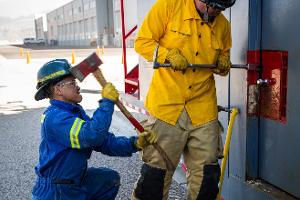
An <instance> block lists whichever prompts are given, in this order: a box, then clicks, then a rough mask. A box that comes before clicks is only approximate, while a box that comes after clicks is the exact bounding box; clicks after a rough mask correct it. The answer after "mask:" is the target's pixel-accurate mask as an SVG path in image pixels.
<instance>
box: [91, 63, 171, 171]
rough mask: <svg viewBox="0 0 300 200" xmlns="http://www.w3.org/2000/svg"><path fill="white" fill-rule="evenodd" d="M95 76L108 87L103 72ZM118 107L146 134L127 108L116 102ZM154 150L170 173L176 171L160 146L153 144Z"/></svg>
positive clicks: (94, 73)
mask: <svg viewBox="0 0 300 200" xmlns="http://www.w3.org/2000/svg"><path fill="white" fill-rule="evenodd" d="M93 75H94V76H95V78H96V80H97V81H98V82H99V83H100V85H101V86H102V87H104V86H105V85H106V83H107V82H106V80H105V78H104V76H103V74H102V72H101V70H100V69H99V68H98V69H97V70H96V71H94V72H93ZM116 105H117V106H118V108H119V109H120V110H121V112H122V113H123V114H124V115H125V117H126V118H127V119H128V120H129V121H130V122H131V124H132V125H133V126H134V127H135V128H136V129H137V130H138V131H139V132H140V133H142V132H144V131H145V129H144V127H143V126H142V125H141V124H140V123H139V122H138V121H137V120H136V119H135V118H134V117H133V116H132V115H131V113H130V112H129V111H128V110H127V109H126V107H125V106H124V105H123V104H122V103H121V102H120V101H119V100H118V101H117V102H116ZM153 146H154V148H155V149H156V150H157V151H158V152H159V153H160V155H161V156H162V158H163V159H164V161H165V163H166V167H167V169H168V170H169V171H174V170H175V166H174V165H173V163H172V161H171V160H170V158H169V157H168V155H167V154H166V152H165V151H164V150H163V149H162V148H161V146H159V145H158V144H156V143H155V144H153Z"/></svg>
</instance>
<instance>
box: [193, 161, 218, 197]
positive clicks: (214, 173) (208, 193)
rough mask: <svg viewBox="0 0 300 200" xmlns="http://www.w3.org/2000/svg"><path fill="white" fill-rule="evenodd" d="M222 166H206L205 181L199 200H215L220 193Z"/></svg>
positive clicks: (203, 180)
mask: <svg viewBox="0 0 300 200" xmlns="http://www.w3.org/2000/svg"><path fill="white" fill-rule="evenodd" d="M220 174H221V170H220V166H219V164H217V165H204V169H203V179H202V184H201V187H200V191H199V194H198V196H197V200H215V199H216V198H217V195H218V192H219V187H218V184H219V180H220Z"/></svg>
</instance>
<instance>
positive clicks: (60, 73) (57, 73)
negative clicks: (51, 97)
mask: <svg viewBox="0 0 300 200" xmlns="http://www.w3.org/2000/svg"><path fill="white" fill-rule="evenodd" d="M70 67H71V65H70V64H69V63H68V61H67V60H66V59H55V60H52V61H49V62H47V63H46V64H44V65H43V66H42V67H41V68H40V70H39V71H38V73H37V85H36V89H37V92H36V94H35V96H34V99H35V100H37V101H39V100H41V99H45V98H47V97H48V95H47V93H46V89H47V87H48V86H49V84H50V83H57V82H59V81H60V80H62V79H63V78H64V77H66V76H69V75H71V72H70Z"/></svg>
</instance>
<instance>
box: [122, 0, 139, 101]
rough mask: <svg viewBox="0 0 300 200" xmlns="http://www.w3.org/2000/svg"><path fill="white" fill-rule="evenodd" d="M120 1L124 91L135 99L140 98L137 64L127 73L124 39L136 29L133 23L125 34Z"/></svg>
mask: <svg viewBox="0 0 300 200" xmlns="http://www.w3.org/2000/svg"><path fill="white" fill-rule="evenodd" d="M120 1H121V9H120V13H121V22H122V25H121V26H122V27H121V28H122V53H123V65H124V74H125V80H124V82H125V93H126V94H130V95H133V96H134V97H136V98H137V99H140V92H139V91H140V90H139V65H138V64H137V65H136V66H135V67H134V68H133V69H132V70H131V71H130V72H129V73H127V58H126V39H127V38H128V37H129V36H130V35H131V34H132V33H133V32H134V31H135V30H136V29H137V25H135V26H134V27H133V28H132V29H131V30H130V31H129V32H128V33H127V34H125V20H124V0H120Z"/></svg>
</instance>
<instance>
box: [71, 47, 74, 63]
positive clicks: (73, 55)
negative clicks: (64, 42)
mask: <svg viewBox="0 0 300 200" xmlns="http://www.w3.org/2000/svg"><path fill="white" fill-rule="evenodd" d="M71 63H72V64H75V54H74V51H73V50H72V62H71Z"/></svg>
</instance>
